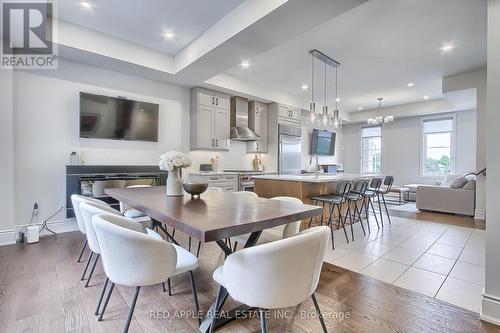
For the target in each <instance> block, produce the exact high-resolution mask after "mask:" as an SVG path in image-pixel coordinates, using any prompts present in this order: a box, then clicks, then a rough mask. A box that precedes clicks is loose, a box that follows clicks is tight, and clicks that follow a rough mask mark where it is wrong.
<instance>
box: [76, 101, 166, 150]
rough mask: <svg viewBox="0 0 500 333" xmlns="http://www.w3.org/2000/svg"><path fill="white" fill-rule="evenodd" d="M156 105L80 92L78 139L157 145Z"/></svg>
mask: <svg viewBox="0 0 500 333" xmlns="http://www.w3.org/2000/svg"><path fill="white" fill-rule="evenodd" d="M158 110H159V105H158V104H153V103H147V102H140V101H134V100H130V99H126V98H117V97H108V96H102V95H94V94H88V93H84V92H80V137H81V138H94V139H111V140H130V141H149V142H158Z"/></svg>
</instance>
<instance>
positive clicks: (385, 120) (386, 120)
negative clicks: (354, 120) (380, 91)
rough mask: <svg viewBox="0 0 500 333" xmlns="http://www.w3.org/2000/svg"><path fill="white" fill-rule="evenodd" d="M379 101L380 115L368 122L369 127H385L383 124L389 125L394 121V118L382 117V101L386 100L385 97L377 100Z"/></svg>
mask: <svg viewBox="0 0 500 333" xmlns="http://www.w3.org/2000/svg"><path fill="white" fill-rule="evenodd" d="M377 100H378V115H377V117H375V118H370V119H368V120H367V123H368V125H383V124H389V123H392V122H393V121H394V116H385V117H383V116H382V101H383V100H384V98H383V97H379V98H377Z"/></svg>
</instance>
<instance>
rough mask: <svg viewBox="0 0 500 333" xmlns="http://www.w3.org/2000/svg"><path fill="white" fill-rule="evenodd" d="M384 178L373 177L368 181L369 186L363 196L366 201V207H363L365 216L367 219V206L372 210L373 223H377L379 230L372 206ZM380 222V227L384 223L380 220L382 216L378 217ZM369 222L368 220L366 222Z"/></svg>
mask: <svg viewBox="0 0 500 333" xmlns="http://www.w3.org/2000/svg"><path fill="white" fill-rule="evenodd" d="M383 180H384V178H382V177H373V178H372V179H371V181H370V186H369V187H368V189H366V191H365V194H364V195H363V197H364V199H365V200H366V207H365V209H366V210H365V212H366V214H367V215H366V216H367V217H368V208H369V207H368V206H370V207H371V208H372V212H373V215H374V216H375V222H377V227H379V228H380V226H379V224H378V218H377V213H376V212H375V206H374V205H373V199H374V198H375V197H376V196H377V195H378V193H379V191H380V187H381V186H382V182H383ZM380 220H381V221H380V222H381V223H382V227H383V226H384V221H383V219H382V215H380ZM368 221H369V220H368Z"/></svg>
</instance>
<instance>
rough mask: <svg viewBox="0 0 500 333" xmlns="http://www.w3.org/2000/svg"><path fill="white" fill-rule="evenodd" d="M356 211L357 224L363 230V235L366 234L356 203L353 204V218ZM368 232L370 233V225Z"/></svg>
mask: <svg viewBox="0 0 500 333" xmlns="http://www.w3.org/2000/svg"><path fill="white" fill-rule="evenodd" d="M356 213H358V219H359V224H361V229H362V230H363V235H365V236H366V231H365V227H364V226H363V217H362V216H361V212H360V211H359V208H358V205H357V204H356V203H355V204H354V219H355V220H356ZM368 233H370V225H368Z"/></svg>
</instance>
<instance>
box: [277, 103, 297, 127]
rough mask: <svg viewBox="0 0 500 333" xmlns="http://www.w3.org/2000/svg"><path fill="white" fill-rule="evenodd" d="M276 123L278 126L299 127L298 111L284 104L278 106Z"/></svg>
mask: <svg viewBox="0 0 500 333" xmlns="http://www.w3.org/2000/svg"><path fill="white" fill-rule="evenodd" d="M278 115H279V117H278V122H279V123H280V124H289V125H298V126H300V109H299V108H295V107H291V106H288V105H284V104H278Z"/></svg>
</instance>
